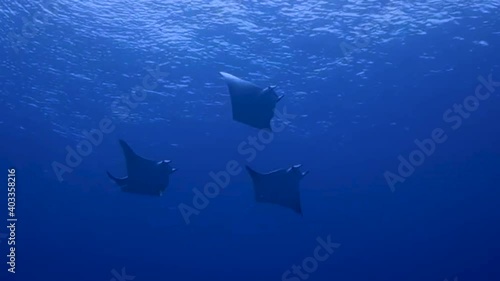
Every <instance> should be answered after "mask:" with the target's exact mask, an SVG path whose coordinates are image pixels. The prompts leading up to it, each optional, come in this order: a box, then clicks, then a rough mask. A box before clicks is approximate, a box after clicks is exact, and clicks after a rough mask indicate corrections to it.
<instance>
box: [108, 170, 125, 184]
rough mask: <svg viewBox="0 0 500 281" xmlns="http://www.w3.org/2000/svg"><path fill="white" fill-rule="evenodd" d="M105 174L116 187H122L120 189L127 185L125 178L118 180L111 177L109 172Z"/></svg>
mask: <svg viewBox="0 0 500 281" xmlns="http://www.w3.org/2000/svg"><path fill="white" fill-rule="evenodd" d="M106 173H107V174H108V177H109V178H110V179H112V180H113V181H114V182H115V183H116V184H117V185H119V186H122V187H123V186H126V185H127V177H124V178H121V179H119V178H117V177H115V176H113V175H112V174H111V173H110V172H107V171H106Z"/></svg>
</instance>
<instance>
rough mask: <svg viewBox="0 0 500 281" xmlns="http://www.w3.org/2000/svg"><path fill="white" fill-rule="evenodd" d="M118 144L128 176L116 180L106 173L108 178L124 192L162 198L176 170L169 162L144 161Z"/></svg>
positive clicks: (126, 147)
mask: <svg viewBox="0 0 500 281" xmlns="http://www.w3.org/2000/svg"><path fill="white" fill-rule="evenodd" d="M119 142H120V145H121V147H122V149H123V153H124V154H125V161H126V164H127V173H128V176H127V177H124V178H116V177H114V176H113V175H111V174H110V173H109V172H107V174H108V176H109V177H110V178H111V179H112V180H113V181H114V182H115V183H116V184H118V185H119V186H120V187H121V189H122V191H124V192H130V193H137V194H144V195H152V196H162V195H163V192H164V191H165V189H166V188H167V186H168V183H169V177H170V174H172V173H173V172H175V171H176V170H177V169H175V168H172V167H171V166H170V162H171V160H162V161H158V162H156V161H153V160H149V159H145V158H143V157H141V156H139V155H137V154H136V153H135V152H134V151H133V150H132V148H130V146H129V145H128V144H127V143H126V142H125V141H123V140H120V141H119Z"/></svg>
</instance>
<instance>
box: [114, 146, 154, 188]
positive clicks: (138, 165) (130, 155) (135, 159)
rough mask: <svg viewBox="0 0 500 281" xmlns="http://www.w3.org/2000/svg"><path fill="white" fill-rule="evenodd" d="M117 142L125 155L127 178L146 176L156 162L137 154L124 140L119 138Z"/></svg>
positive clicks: (133, 178)
mask: <svg viewBox="0 0 500 281" xmlns="http://www.w3.org/2000/svg"><path fill="white" fill-rule="evenodd" d="M119 142H120V146H121V147H122V150H123V154H124V155H125V162H126V165H127V174H128V177H129V179H131V180H133V181H134V180H137V179H141V178H142V179H144V178H145V177H148V176H149V175H148V174H149V173H150V171H152V170H154V169H155V166H156V162H155V161H153V160H149V159H146V158H143V157H141V156H139V155H137V154H136V153H135V152H134V151H133V150H132V148H131V147H130V146H129V145H128V144H127V143H126V142H125V141H124V140H119Z"/></svg>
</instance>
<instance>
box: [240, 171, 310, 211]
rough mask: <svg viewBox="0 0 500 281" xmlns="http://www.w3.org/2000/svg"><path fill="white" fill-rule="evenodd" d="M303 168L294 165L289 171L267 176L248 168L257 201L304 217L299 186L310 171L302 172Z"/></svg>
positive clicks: (272, 172)
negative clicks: (287, 209)
mask: <svg viewBox="0 0 500 281" xmlns="http://www.w3.org/2000/svg"><path fill="white" fill-rule="evenodd" d="M301 166H302V165H294V166H291V167H290V168H288V169H279V170H275V171H271V172H268V173H265V174H263V173H259V172H256V171H255V170H253V169H252V168H250V167H248V166H246V169H247V171H248V173H249V174H250V177H251V178H252V182H253V189H254V194H255V201H257V202H260V203H270V204H275V205H280V206H282V207H285V208H289V209H292V210H293V211H294V212H296V213H298V214H301V215H302V208H301V204H300V189H299V184H300V181H301V180H302V178H304V176H305V175H307V174H308V173H309V171H307V172H301V171H300V167H301Z"/></svg>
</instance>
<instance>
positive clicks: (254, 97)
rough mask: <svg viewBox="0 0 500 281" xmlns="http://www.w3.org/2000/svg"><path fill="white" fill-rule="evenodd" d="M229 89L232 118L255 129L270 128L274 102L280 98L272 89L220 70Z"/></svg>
mask: <svg viewBox="0 0 500 281" xmlns="http://www.w3.org/2000/svg"><path fill="white" fill-rule="evenodd" d="M220 74H221V75H222V77H224V80H225V81H226V84H227V86H228V89H229V95H230V96H231V107H232V113H233V120H235V121H238V122H240V123H243V124H246V125H248V126H251V127H254V128H257V129H268V130H270V129H271V119H272V118H273V117H274V109H275V107H276V103H277V102H278V101H279V100H280V99H281V97H278V96H277V95H276V93H274V91H273V90H272V89H270V90H269V91H265V89H262V88H261V87H258V86H257V85H255V84H253V83H251V82H248V81H245V80H243V79H241V78H238V77H236V76H234V75H231V74H229V73H226V72H220Z"/></svg>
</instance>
